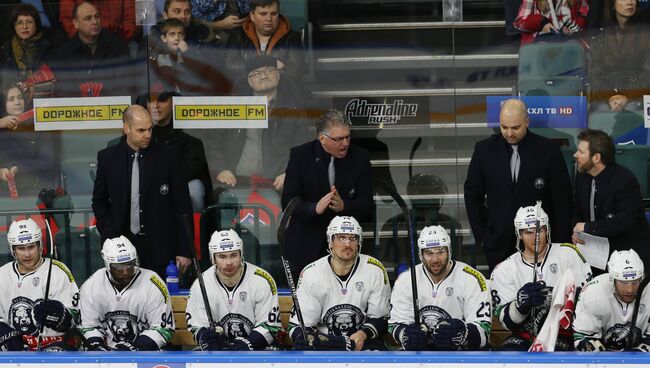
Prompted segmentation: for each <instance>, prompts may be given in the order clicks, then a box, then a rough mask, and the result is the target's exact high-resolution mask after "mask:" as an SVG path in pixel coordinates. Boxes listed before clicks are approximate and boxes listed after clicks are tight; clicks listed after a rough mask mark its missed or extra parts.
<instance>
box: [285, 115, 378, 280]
mask: <svg viewBox="0 0 650 368" xmlns="http://www.w3.org/2000/svg"><path fill="white" fill-rule="evenodd" d="M316 132H317V134H318V139H316V140H313V141H311V142H307V143H305V144H303V145H301V146H297V147H294V148H292V149H291V153H290V154H289V162H288V164H287V170H286V177H285V181H284V191H283V192H282V206H283V207H284V206H286V205H287V204H288V203H289V201H291V199H292V198H294V197H300V199H301V202H300V203H299V204H298V206H297V207H296V210H295V212H294V215H293V218H292V221H291V223H290V224H289V227H288V229H287V232H286V244H285V248H286V250H285V254H287V258H288V259H289V261H290V262H291V266H292V272H293V273H294V274H296V275H297V273H299V272H300V270H301V269H302V267H304V266H305V265H307V264H309V263H311V262H313V261H315V260H316V259H318V258H319V257H321V256H322V255H324V251H325V249H326V237H325V229H326V227H327V224H328V223H329V222H330V221H331V220H332V219H333V218H334V216H337V215H339V216H353V217H355V218H357V219H358V220H361V221H363V220H365V219H368V218H370V216H371V215H372V212H373V201H372V193H373V192H372V172H371V167H370V157H369V155H368V152H366V151H365V150H363V149H361V148H359V147H356V146H354V145H351V144H350V120H349V118H348V117H347V116H345V115H344V114H343V113H342V112H340V111H338V110H328V111H326V112H325V113H324V114H323V115H322V116H321V117H320V119H319V120H318V123H317V124H316Z"/></svg>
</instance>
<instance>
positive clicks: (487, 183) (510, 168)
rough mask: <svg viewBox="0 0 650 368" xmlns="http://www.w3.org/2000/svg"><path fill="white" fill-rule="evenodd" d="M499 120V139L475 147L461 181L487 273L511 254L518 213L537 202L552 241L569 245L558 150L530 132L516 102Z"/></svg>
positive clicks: (566, 187)
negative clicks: (548, 226) (550, 231)
mask: <svg viewBox="0 0 650 368" xmlns="http://www.w3.org/2000/svg"><path fill="white" fill-rule="evenodd" d="M499 119H500V129H501V134H495V135H493V136H491V137H489V138H486V139H484V140H482V141H480V142H478V143H477V144H476V146H475V147H474V154H473V155H472V160H471V161H470V164H469V168H468V170H467V179H466V180H465V208H466V209H467V217H468V219H469V223H470V225H471V227H472V232H473V233H474V238H475V239H476V244H480V245H482V247H483V251H484V252H485V257H486V260H487V263H488V266H489V268H490V271H491V270H492V269H493V268H494V266H496V265H497V264H498V263H499V262H501V261H503V260H504V259H506V258H507V256H508V255H509V254H511V253H512V249H513V248H514V246H515V241H516V237H515V230H514V225H513V219H514V217H515V213H516V211H517V209H518V208H519V207H526V206H532V205H535V203H536V201H538V200H541V201H542V208H544V211H546V213H548V214H549V216H550V221H551V229H552V230H553V239H554V240H555V239H557V241H558V242H565V241H569V240H570V239H571V223H570V221H571V187H570V182H569V173H568V171H567V168H566V165H565V164H564V159H563V157H562V152H561V151H560V147H559V146H558V145H557V144H556V143H554V142H553V141H551V140H549V139H547V138H544V137H541V136H539V135H537V134H534V133H532V132H530V131H528V121H529V120H528V113H527V111H526V105H525V104H524V103H523V102H522V101H520V100H516V99H511V100H507V101H504V102H503V104H502V106H501V113H500V116H499ZM486 196H487V200H486V198H485V197H486ZM486 202H487V203H486Z"/></svg>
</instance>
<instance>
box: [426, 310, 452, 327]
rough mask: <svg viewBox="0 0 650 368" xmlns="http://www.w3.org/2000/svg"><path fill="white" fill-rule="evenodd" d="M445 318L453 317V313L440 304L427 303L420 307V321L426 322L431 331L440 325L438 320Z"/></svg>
mask: <svg viewBox="0 0 650 368" xmlns="http://www.w3.org/2000/svg"><path fill="white" fill-rule="evenodd" d="M443 319H451V315H449V313H447V311H446V310H444V309H442V308H440V307H438V306H435V305H427V306H426V307H424V308H420V323H424V324H425V325H426V326H427V327H428V329H429V331H433V330H434V329H435V328H436V327H437V326H438V322H439V321H440V320H443Z"/></svg>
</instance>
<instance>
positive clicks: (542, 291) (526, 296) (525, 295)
mask: <svg viewBox="0 0 650 368" xmlns="http://www.w3.org/2000/svg"><path fill="white" fill-rule="evenodd" d="M547 295H548V289H547V288H546V283H545V282H544V281H537V282H529V283H526V284H524V286H522V287H521V289H519V291H518V292H517V300H516V304H515V306H516V307H517V310H518V311H519V313H521V314H524V315H525V314H528V313H530V310H531V309H532V308H533V307H536V306H538V305H542V304H544V302H545V301H546V296H547Z"/></svg>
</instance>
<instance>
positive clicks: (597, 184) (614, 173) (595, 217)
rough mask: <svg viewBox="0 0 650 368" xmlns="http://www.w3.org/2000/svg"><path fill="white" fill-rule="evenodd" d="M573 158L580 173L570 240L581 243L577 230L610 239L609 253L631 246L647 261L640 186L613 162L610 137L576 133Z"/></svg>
mask: <svg viewBox="0 0 650 368" xmlns="http://www.w3.org/2000/svg"><path fill="white" fill-rule="evenodd" d="M573 157H574V158H575V160H576V164H577V167H578V172H579V174H578V175H577V176H576V182H575V198H574V200H575V202H574V204H573V220H574V223H575V226H574V228H573V242H574V243H581V244H582V243H583V241H582V240H580V238H579V236H578V234H577V233H578V232H586V233H588V234H592V235H597V236H603V237H606V238H607V239H608V240H609V245H610V253H611V252H613V251H615V250H625V249H630V248H632V249H634V250H635V251H636V252H637V253H638V254H639V256H640V257H641V259H642V260H643V263H646V264H647V263H648V262H650V258H649V257H650V248H649V247H650V246H649V244H648V240H649V239H650V226H648V220H646V217H645V214H644V213H643V202H642V198H641V187H640V186H639V182H638V181H637V180H636V178H635V177H634V174H632V172H631V171H630V170H628V169H627V168H626V167H624V166H622V165H618V164H617V163H616V161H615V148H614V143H613V142H612V138H611V137H610V136H608V135H607V134H606V133H605V132H603V131H600V130H591V129H586V130H584V131H582V132H580V134H578V150H577V151H576V153H575V154H574V155H573ZM592 183H593V189H592ZM592 191H593V199H592ZM592 209H593V210H592Z"/></svg>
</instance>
